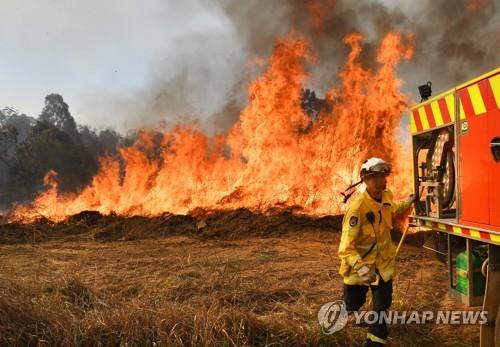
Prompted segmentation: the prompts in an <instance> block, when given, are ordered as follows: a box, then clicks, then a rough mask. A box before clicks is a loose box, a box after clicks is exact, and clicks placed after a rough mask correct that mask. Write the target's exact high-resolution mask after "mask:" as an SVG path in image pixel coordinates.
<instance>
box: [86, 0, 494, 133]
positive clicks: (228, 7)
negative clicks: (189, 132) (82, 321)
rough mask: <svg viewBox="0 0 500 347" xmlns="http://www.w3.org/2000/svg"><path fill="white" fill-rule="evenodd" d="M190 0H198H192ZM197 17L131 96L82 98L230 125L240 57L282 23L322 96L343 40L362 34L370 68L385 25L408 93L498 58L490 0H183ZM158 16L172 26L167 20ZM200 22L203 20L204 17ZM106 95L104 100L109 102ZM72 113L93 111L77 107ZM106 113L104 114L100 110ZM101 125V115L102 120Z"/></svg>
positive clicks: (243, 85)
mask: <svg viewBox="0 0 500 347" xmlns="http://www.w3.org/2000/svg"><path fill="white" fill-rule="evenodd" d="M198 3H199V4H198ZM178 4H179V5H176V6H180V7H182V6H188V7H189V9H190V10H189V11H188V10H186V11H180V12H182V13H184V14H188V15H192V13H195V11H196V9H197V6H195V5H196V4H198V5H199V6H201V9H202V10H203V11H205V13H206V15H205V16H206V18H205V19H204V20H203V21H201V22H200V23H202V24H200V25H201V26H193V27H188V28H187V29H186V30H185V31H182V30H179V31H178V32H177V35H176V36H175V37H174V39H173V40H172V41H171V42H170V45H169V46H170V49H169V50H168V53H166V56H165V57H164V58H163V59H158V60H157V61H156V62H155V63H154V64H152V65H151V72H150V76H149V77H148V80H147V83H146V86H145V87H144V88H142V89H141V90H137V91H135V92H134V93H133V94H132V95H123V94H120V95H114V96H112V95H107V94H106V93H93V94H89V95H88V98H87V100H86V102H88V103H91V104H92V105H93V108H94V109H99V110H100V112H101V113H103V117H100V118H101V119H107V118H106V116H107V115H116V116H114V117H119V119H120V124H119V128H120V129H122V130H123V129H127V128H135V127H139V126H153V125H155V124H157V123H158V122H160V121H164V120H167V122H168V123H171V124H175V123H178V122H183V123H186V122H198V123H199V125H200V126H201V127H202V128H203V129H204V130H205V131H208V133H211V134H213V133H216V132H221V131H225V130H227V129H229V128H230V127H231V125H232V124H234V122H235V121H236V120H237V119H238V117H239V111H240V110H241V109H242V108H243V107H244V105H245V104H246V102H247V86H248V83H249V82H250V80H251V79H252V78H254V76H255V75H256V73H258V72H259V67H258V66H256V65H252V64H249V62H251V61H254V60H255V59H258V58H262V57H266V56H268V55H269V54H270V52H271V50H272V48H273V45H274V42H275V40H276V38H277V37H279V36H281V37H283V36H286V35H288V33H289V32H290V31H296V32H299V33H300V34H301V35H304V36H306V37H307V38H308V40H309V41H310V43H311V51H312V52H313V54H314V55H315V57H316V64H311V65H310V66H308V69H309V73H310V76H311V77H310V78H309V80H308V81H307V82H306V87H308V88H311V89H314V90H316V91H317V94H319V95H322V94H323V93H324V92H326V90H327V89H329V88H331V86H332V85H333V84H335V83H336V81H337V75H336V73H337V70H338V69H339V67H340V66H341V65H342V64H343V61H344V59H345V57H346V54H347V52H348V48H347V47H346V46H345V45H344V43H343V41H342V39H343V37H344V36H346V35H347V34H349V33H351V32H355V31H356V32H360V33H362V34H363V35H364V41H363V47H362V55H361V57H360V59H361V62H362V65H363V66H364V67H369V68H374V67H376V64H377V63H376V59H375V54H376V52H375V48H376V47H377V46H378V44H379V43H380V41H381V38H382V37H383V36H384V35H385V34H387V33H388V32H390V31H400V32H403V33H412V34H413V37H414V40H415V55H414V58H413V59H412V60H411V61H409V62H407V63H405V64H403V65H402V66H401V67H400V68H399V70H398V75H399V77H400V78H401V80H403V81H404V84H403V91H404V92H406V93H409V94H411V95H412V96H413V100H418V97H417V96H415V92H416V90H417V89H416V87H417V86H418V85H420V84H423V83H425V82H426V81H428V80H431V81H432V82H433V89H434V91H435V92H439V91H443V90H446V89H448V88H451V87H453V86H454V85H456V84H458V83H460V82H464V81H466V80H468V79H470V78H473V77H475V76H477V75H479V74H482V73H484V72H486V71H488V70H490V69H493V68H495V67H497V66H498V65H499V62H500V60H499V57H498V51H499V48H500V33H499V30H498V28H499V27H500V15H499V13H498V8H499V5H498V3H497V1H494V0H469V1H466V0H457V1H442V0H440V1H436V0H434V1H431V0H423V1H418V2H415V1H409V0H404V1H393V0H369V1H346V0H344V1H342V0H301V1H299V0H296V1H266V0H252V1H231V0H212V1H207V2H203V4H202V3H201V2H200V1H190V2H189V4H188V5H182V3H178ZM172 20H173V21H171V22H169V23H166V25H176V26H179V25H181V27H182V23H181V22H182V21H183V19H182V18H180V19H177V20H175V18H173V19H172ZM207 23H212V24H211V25H207ZM110 100H111V101H110ZM79 111H80V113H84V112H86V111H90V112H95V110H89V109H88V108H87V109H85V108H83V109H82V107H80V108H79ZM108 118H109V117H108ZM106 125H109V124H106Z"/></svg>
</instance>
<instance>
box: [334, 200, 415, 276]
mask: <svg viewBox="0 0 500 347" xmlns="http://www.w3.org/2000/svg"><path fill="white" fill-rule="evenodd" d="M410 204H411V203H409V202H399V203H394V202H393V200H392V192H391V191H389V190H385V191H384V192H383V194H382V202H380V203H379V202H377V201H376V200H374V199H373V198H372V197H371V196H370V195H369V194H368V192H366V191H365V192H363V193H362V194H360V195H359V196H358V197H356V198H355V199H354V200H352V201H351V202H350V203H349V205H348V207H347V211H346V213H345V215H344V219H343V222H342V237H341V239H340V245H339V251H338V254H339V257H340V260H341V264H340V270H339V273H340V275H341V276H342V277H343V278H344V283H345V284H357V285H368V284H365V283H363V282H362V281H361V279H360V278H359V276H358V274H357V270H358V269H359V268H360V267H361V266H363V265H368V266H375V268H376V269H377V270H378V273H379V274H380V276H382V278H383V280H384V281H388V280H390V279H392V276H393V274H394V256H395V252H396V247H395V246H394V244H393V243H392V239H391V229H392V217H393V214H399V213H403V212H404V211H406V210H407V209H408V207H409V206H410ZM377 281H378V275H377Z"/></svg>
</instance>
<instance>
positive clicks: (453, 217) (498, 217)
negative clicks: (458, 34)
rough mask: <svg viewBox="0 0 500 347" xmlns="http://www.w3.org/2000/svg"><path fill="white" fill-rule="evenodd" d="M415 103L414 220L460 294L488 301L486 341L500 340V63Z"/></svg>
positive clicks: (426, 89)
mask: <svg viewBox="0 0 500 347" xmlns="http://www.w3.org/2000/svg"><path fill="white" fill-rule="evenodd" d="M419 90H420V93H421V96H422V98H423V101H422V102H421V103H420V104H418V105H415V106H414V107H412V108H411V113H410V128H411V133H412V143H413V170H414V189H415V192H416V194H418V196H419V199H418V202H417V204H416V209H415V213H414V215H412V216H410V225H412V226H417V227H423V228H427V229H429V230H432V231H434V232H432V233H429V234H430V235H432V237H431V238H432V239H431V240H428V242H427V244H429V241H430V243H431V244H432V248H433V250H435V251H436V252H438V254H440V255H441V256H442V257H443V258H444V259H446V262H447V264H448V269H449V286H450V291H451V292H452V294H453V295H454V296H455V297H456V298H457V299H459V300H460V301H462V302H463V303H465V304H467V305H469V306H480V305H482V307H483V310H484V311H487V312H488V314H487V317H488V322H487V324H483V325H481V334H480V335H481V337H480V338H481V346H482V347H490V346H491V347H493V346H500V309H499V306H500V68H497V69H495V70H493V71H490V72H488V73H486V74H484V75H482V76H480V77H478V78H475V79H473V80H471V81H469V82H466V83H464V84H461V85H459V86H457V87H455V88H453V89H450V90H448V91H446V92H444V93H442V94H440V95H438V96H436V97H434V98H432V99H428V100H426V98H428V97H429V94H430V83H428V84H427V85H424V86H421V87H419Z"/></svg>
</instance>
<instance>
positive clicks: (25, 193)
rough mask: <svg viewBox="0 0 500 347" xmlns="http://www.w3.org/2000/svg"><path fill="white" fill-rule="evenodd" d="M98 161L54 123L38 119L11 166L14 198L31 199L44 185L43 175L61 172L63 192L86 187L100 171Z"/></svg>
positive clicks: (61, 188) (59, 173) (60, 186)
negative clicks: (52, 171) (98, 170)
mask: <svg viewBox="0 0 500 347" xmlns="http://www.w3.org/2000/svg"><path fill="white" fill-rule="evenodd" d="M97 168H98V164H97V161H96V159H95V157H93V156H92V155H91V154H90V153H89V152H88V151H87V150H86V148H85V147H84V146H83V145H82V144H81V143H79V142H78V143H77V142H75V141H74V140H73V139H72V138H71V137H70V135H69V134H67V133H66V132H63V131H61V130H60V129H58V128H56V127H55V126H54V125H53V124H51V123H48V122H42V121H39V122H38V123H37V124H36V125H35V127H34V128H33V131H32V133H31V134H30V135H29V136H28V137H27V138H26V140H25V141H24V142H23V143H22V144H21V145H20V146H19V148H18V150H17V153H16V160H15V165H14V166H13V167H12V168H11V174H12V177H13V182H12V184H11V186H12V190H13V191H15V194H16V195H17V196H16V197H14V198H15V200H18V199H21V197H22V199H29V198H32V197H33V196H34V195H35V194H36V192H37V191H38V190H40V189H41V188H43V177H44V176H45V174H46V173H47V172H48V171H50V170H54V171H55V172H57V173H58V177H59V182H60V185H59V188H60V190H61V191H75V190H77V189H78V188H81V187H82V186H85V185H86V184H87V183H88V182H89V180H90V179H91V177H92V176H93V175H94V174H95V173H96V172H97Z"/></svg>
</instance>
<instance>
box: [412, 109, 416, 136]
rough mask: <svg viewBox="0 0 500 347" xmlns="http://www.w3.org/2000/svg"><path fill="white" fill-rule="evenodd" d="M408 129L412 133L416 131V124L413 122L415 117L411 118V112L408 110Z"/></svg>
mask: <svg viewBox="0 0 500 347" xmlns="http://www.w3.org/2000/svg"><path fill="white" fill-rule="evenodd" d="M410 131H411V133H412V134H414V133H416V132H417V125H416V124H415V118H413V112H410Z"/></svg>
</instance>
